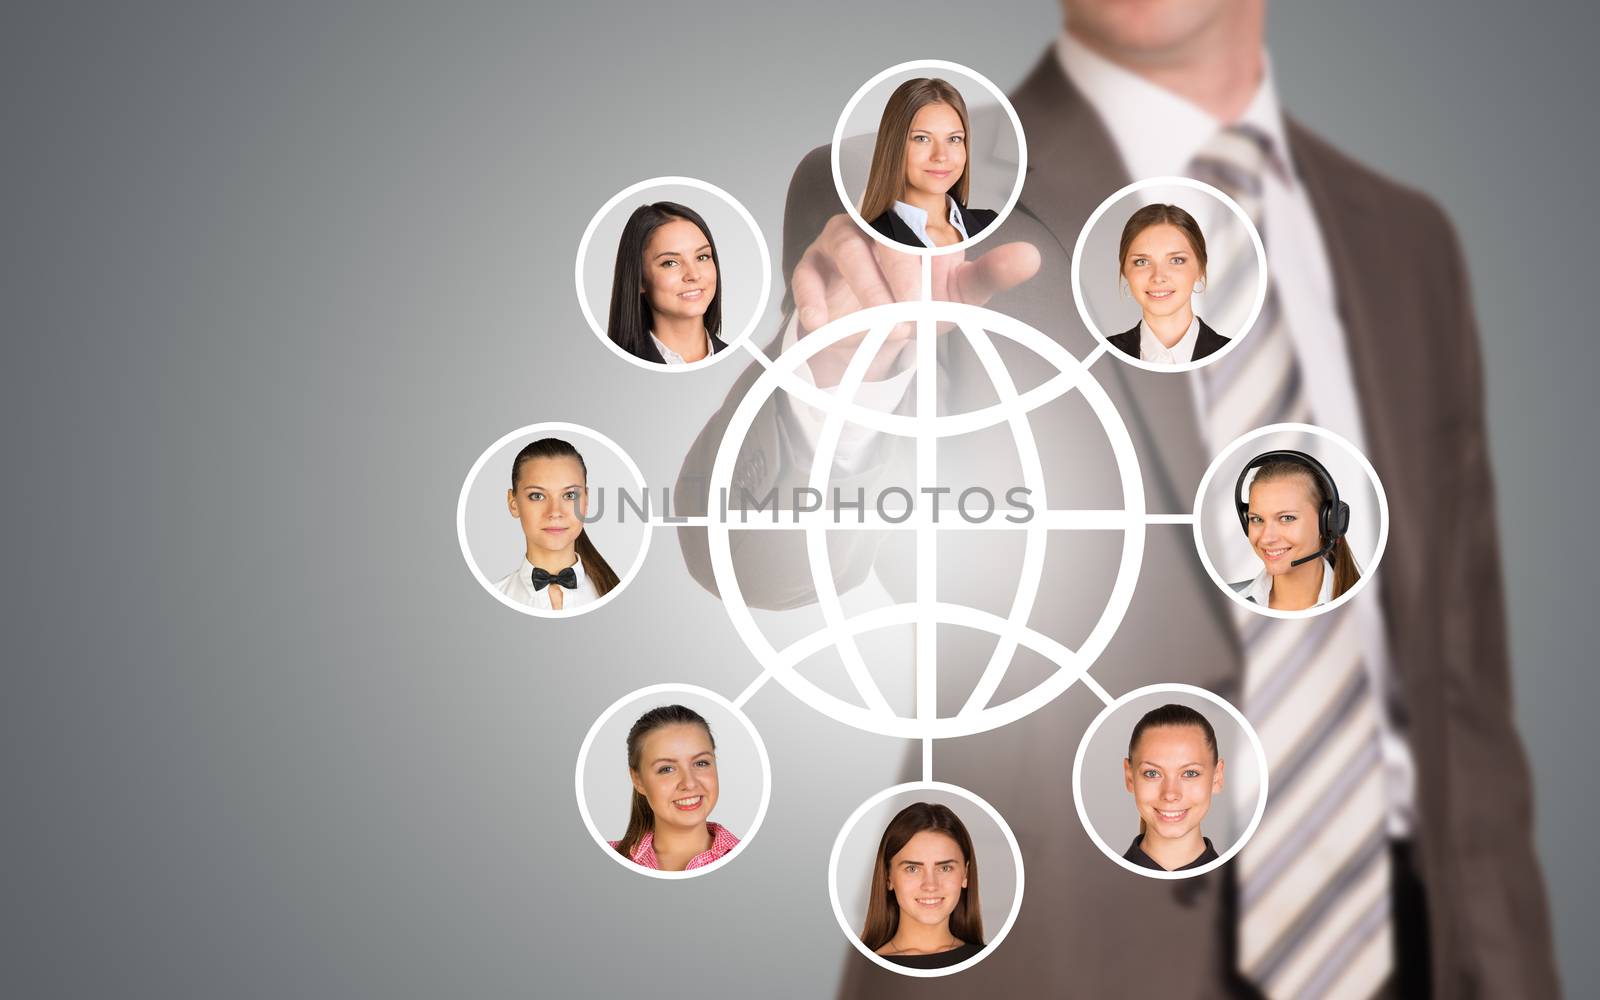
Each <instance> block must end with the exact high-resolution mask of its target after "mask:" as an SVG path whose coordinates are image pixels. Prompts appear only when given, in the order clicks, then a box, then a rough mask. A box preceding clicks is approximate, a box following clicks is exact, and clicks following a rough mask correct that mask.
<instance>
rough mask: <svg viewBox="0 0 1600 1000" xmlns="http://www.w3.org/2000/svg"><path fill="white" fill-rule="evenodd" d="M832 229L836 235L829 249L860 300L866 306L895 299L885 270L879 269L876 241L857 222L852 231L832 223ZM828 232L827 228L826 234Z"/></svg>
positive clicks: (835, 262) (833, 260) (834, 265)
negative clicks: (875, 253) (885, 278)
mask: <svg viewBox="0 0 1600 1000" xmlns="http://www.w3.org/2000/svg"><path fill="white" fill-rule="evenodd" d="M845 222H847V223H849V222H850V220H849V218H848V217H845ZM828 229H829V230H832V234H831V243H830V245H829V246H828V247H827V248H826V249H827V250H828V251H829V255H830V260H831V262H832V264H833V268H834V270H835V271H836V272H838V275H839V277H840V278H841V279H843V281H844V283H845V284H846V285H848V286H849V287H850V290H851V291H852V292H854V293H855V297H856V301H858V302H860V303H861V305H862V306H863V307H866V308H870V307H872V306H881V305H886V304H888V303H890V302H893V301H895V299H894V295H893V293H892V292H891V291H890V289H889V284H888V282H886V281H885V280H884V277H883V272H882V271H880V270H879V269H878V261H877V258H876V257H874V256H873V253H872V241H871V240H869V239H867V237H866V236H864V235H862V233H861V231H860V230H859V229H856V228H855V226H854V224H851V225H850V228H849V231H845V230H844V229H842V228H840V227H837V226H834V225H833V224H832V223H830V224H829V226H828ZM828 235H830V234H829V233H828V232H827V231H824V236H828Z"/></svg>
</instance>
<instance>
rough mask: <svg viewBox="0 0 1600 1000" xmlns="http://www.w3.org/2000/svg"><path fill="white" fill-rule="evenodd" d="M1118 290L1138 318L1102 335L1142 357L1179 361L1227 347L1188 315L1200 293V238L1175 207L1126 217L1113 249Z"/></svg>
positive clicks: (1195, 225) (1148, 208)
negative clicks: (1110, 334) (1112, 333)
mask: <svg viewBox="0 0 1600 1000" xmlns="http://www.w3.org/2000/svg"><path fill="white" fill-rule="evenodd" d="M1117 270H1118V273H1119V274H1120V275H1121V281H1122V286H1123V294H1124V295H1129V296H1131V297H1132V298H1133V300H1134V301H1135V302H1137V303H1138V304H1139V308H1140V310H1141V311H1143V313H1144V316H1143V317H1141V318H1140V320H1139V322H1138V324H1137V325H1135V326H1134V328H1133V329H1131V330H1128V331H1126V332H1124V333H1119V334H1117V335H1116V336H1114V337H1108V338H1106V339H1107V340H1108V341H1109V342H1110V344H1111V346H1112V347H1115V348H1116V349H1117V350H1119V351H1121V352H1122V353H1124V354H1126V355H1128V356H1129V357H1134V358H1139V359H1140V360H1143V361H1151V362H1156V363H1161V364H1173V365H1182V364H1188V363H1189V362H1191V361H1199V360H1200V359H1201V358H1204V357H1208V356H1210V355H1212V354H1215V353H1216V352H1217V351H1220V350H1221V349H1222V348H1223V347H1225V346H1227V343H1228V338H1227V337H1224V336H1222V335H1221V334H1219V333H1217V331H1215V330H1213V329H1211V327H1209V326H1207V325H1206V322H1205V320H1203V319H1201V318H1200V317H1198V316H1196V315H1195V314H1194V303H1193V297H1194V295H1195V294H1196V293H1199V292H1203V291H1205V282H1206V237H1205V234H1204V233H1202V232H1201V231H1200V226H1199V224H1198V223H1196V222H1195V221H1194V216H1192V215H1190V214H1189V213H1188V212H1185V211H1184V210H1183V209H1181V208H1179V207H1178V206H1177V205H1146V206H1144V207H1143V208H1141V209H1139V210H1138V211H1137V212H1134V213H1133V215H1131V216H1129V217H1128V222H1127V225H1125V226H1123V227H1122V241H1121V243H1120V244H1119V246H1118V248H1117Z"/></svg>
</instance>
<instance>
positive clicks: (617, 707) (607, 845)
mask: <svg viewBox="0 0 1600 1000" xmlns="http://www.w3.org/2000/svg"><path fill="white" fill-rule="evenodd" d="M668 693H671V694H692V695H694V696H695V697H698V698H705V699H706V700H708V701H711V702H715V703H716V704H717V706H718V707H720V708H724V709H727V710H728V711H729V712H730V713H732V714H733V717H734V718H735V719H737V720H739V724H740V725H742V726H744V728H745V730H746V731H747V732H748V733H749V734H750V738H751V739H752V740H753V741H754V742H755V746H756V756H757V757H758V758H760V760H761V801H760V803H759V804H758V805H757V806H756V818H755V819H754V820H753V821H751V823H750V829H749V830H747V831H746V832H745V834H744V836H742V837H740V838H739V842H738V843H737V844H735V845H734V847H733V850H731V851H729V852H728V853H727V854H724V855H723V856H722V857H720V858H718V859H717V860H715V861H713V862H711V864H709V865H703V866H702V867H699V868H688V869H685V870H683V871H672V872H669V871H661V870H660V869H656V868H642V867H640V866H639V865H636V864H634V863H633V862H632V861H630V860H628V859H627V858H625V857H623V856H622V855H620V854H618V853H617V850H616V848H614V847H612V846H611V842H610V841H608V840H606V838H605V835H604V834H603V833H601V832H600V828H599V827H597V826H595V823H594V817H592V816H590V815H589V801H588V799H587V798H586V797H585V796H584V794H583V769H584V765H585V764H586V763H588V761H589V750H590V748H592V747H593V746H594V741H595V737H597V736H599V735H600V730H601V728H602V727H604V726H605V724H606V723H607V722H608V721H610V719H611V717H612V716H614V715H616V714H617V713H618V712H620V711H621V710H622V709H623V707H624V706H626V705H629V704H631V703H633V702H636V701H638V700H639V699H641V698H644V697H646V696H649V695H655V694H668ZM573 789H574V791H575V792H576V794H577V797H578V813H579V815H581V816H582V817H583V825H584V826H586V827H588V829H589V836H591V837H593V838H594V842H595V843H596V844H599V845H600V849H601V850H602V851H604V852H605V854H606V856H607V857H609V858H610V859H611V860H612V861H615V862H616V863H617V864H619V865H621V866H622V867H623V868H625V869H627V870H628V871H630V872H633V873H634V874H635V875H648V876H650V877H651V878H660V879H685V878H697V877H699V876H701V875H705V874H708V873H710V872H714V871H717V870H718V869H720V868H723V867H726V866H727V865H728V864H729V863H730V862H732V861H733V859H734V858H737V857H738V856H739V855H740V854H741V853H742V852H743V851H744V849H745V848H746V847H747V846H749V844H750V842H751V841H752V840H754V839H755V837H756V834H757V833H758V832H759V831H760V830H761V821H762V820H764V819H766V817H767V805H768V804H769V803H770V802H771V801H772V760H771V758H769V757H768V756H767V745H766V744H765V743H763V742H762V740H761V734H760V733H759V732H757V731H756V726H755V723H753V722H751V721H750V717H749V716H748V715H746V714H745V713H744V710H743V709H741V708H739V707H738V706H737V705H735V704H734V703H733V702H731V701H729V700H728V699H726V698H724V697H723V696H722V695H720V694H717V693H716V692H715V691H711V690H709V689H707V688H703V687H699V686H697V685H694V684H670V683H669V684H652V685H650V686H649V687H642V688H640V689H639V690H637V691H634V692H632V693H630V694H625V695H623V696H622V697H621V698H618V699H617V700H616V701H614V702H612V703H611V705H610V707H609V708H607V709H606V710H605V711H604V712H601V713H600V717H599V718H598V719H596V720H595V721H594V725H592V726H590V727H589V732H588V734H587V735H585V736H584V738H583V745H582V746H580V747H579V748H578V764H577V768H576V769H575V770H574V773H573Z"/></svg>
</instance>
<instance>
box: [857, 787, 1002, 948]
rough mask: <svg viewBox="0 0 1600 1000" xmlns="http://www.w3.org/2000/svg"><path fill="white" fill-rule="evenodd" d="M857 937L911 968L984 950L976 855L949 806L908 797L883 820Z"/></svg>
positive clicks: (868, 945)
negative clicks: (863, 922) (864, 917)
mask: <svg viewBox="0 0 1600 1000" xmlns="http://www.w3.org/2000/svg"><path fill="white" fill-rule="evenodd" d="M861 943H862V944H864V945H866V946H867V947H868V948H870V949H872V950H873V951H874V952H876V953H877V954H878V955H880V956H882V957H883V958H886V959H888V960H889V961H891V962H893V963H895V964H896V965H904V966H907V967H908V968H913V969H943V968H948V967H949V966H952V965H958V964H960V963H962V962H965V961H966V960H967V959H969V958H971V957H972V956H974V955H976V954H977V953H978V952H980V951H982V950H983V945H984V942H983V911H982V908H981V907H980V906H979V903H978V858H977V856H976V855H975V854H974V853H973V850H972V838H971V837H970V836H969V835H968V834H967V828H966V826H964V825H963V824H962V822H961V818H960V817H959V816H957V815H956V814H955V813H954V812H953V811H951V809H950V808H949V807H948V806H942V805H938V804H936V803H931V802H914V803H912V804H911V805H909V806H906V807H905V808H904V809H902V810H900V812H899V813H897V814H896V815H895V817H894V819H892V820H890V821H889V825H888V826H887V827H886V828H885V829H884V831H883V837H882V838H881V839H879V841H878V855H877V858H876V859H875V860H874V861H873V864H872V881H871V882H870V883H869V885H868V887H867V923H866V926H865V927H863V928H862V930H861Z"/></svg>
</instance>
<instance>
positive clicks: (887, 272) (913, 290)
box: [872, 240, 922, 302]
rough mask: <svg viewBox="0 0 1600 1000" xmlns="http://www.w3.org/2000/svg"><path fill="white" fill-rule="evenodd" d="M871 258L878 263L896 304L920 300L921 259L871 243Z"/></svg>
mask: <svg viewBox="0 0 1600 1000" xmlns="http://www.w3.org/2000/svg"><path fill="white" fill-rule="evenodd" d="M872 256H873V259H874V260H876V261H877V263H878V270H879V271H880V272H882V274H883V277H884V280H885V281H886V282H887V283H888V285H889V294H891V295H893V296H894V301H896V302H915V301H917V300H918V299H920V298H922V258H921V257H919V256H918V255H916V254H912V253H906V252H905V251H903V250H896V249H894V248H893V247H886V246H884V245H883V244H882V243H879V242H878V241H877V240H873V241H872Z"/></svg>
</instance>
